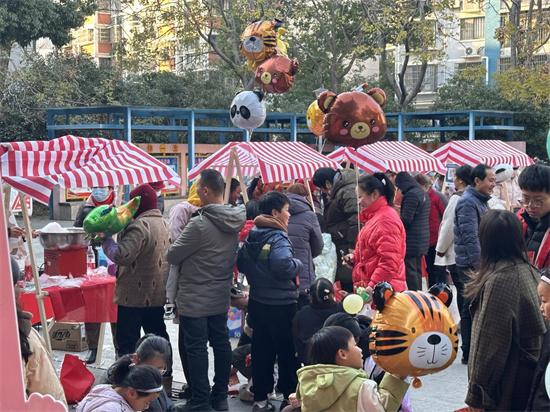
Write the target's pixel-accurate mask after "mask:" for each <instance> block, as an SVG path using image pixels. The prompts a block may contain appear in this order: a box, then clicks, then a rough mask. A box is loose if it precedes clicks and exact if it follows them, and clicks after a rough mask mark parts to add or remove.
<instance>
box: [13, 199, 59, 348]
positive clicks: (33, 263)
mask: <svg viewBox="0 0 550 412" xmlns="http://www.w3.org/2000/svg"><path fill="white" fill-rule="evenodd" d="M26 197H27V196H26V195H25V194H24V193H23V192H19V199H21V214H22V215H23V222H24V223H25V234H26V236H27V243H28V244H29V257H30V259H31V268H32V276H33V278H34V286H35V289H36V292H35V293H36V299H37V300H38V302H37V303H38V311H39V313H40V323H42V330H43V332H44V333H43V335H44V336H43V338H44V342H45V343H46V349H47V350H48V352H49V354H50V355H51V354H52V345H51V342H50V333H49V328H48V319H47V318H46V309H45V308H44V296H46V294H45V293H43V292H42V288H41V287H40V279H39V277H38V267H37V266H36V258H35V256H34V246H33V242H32V229H31V221H30V219H29V213H28V212H27V202H26Z"/></svg>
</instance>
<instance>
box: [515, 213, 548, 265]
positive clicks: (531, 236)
mask: <svg viewBox="0 0 550 412" xmlns="http://www.w3.org/2000/svg"><path fill="white" fill-rule="evenodd" d="M521 218H522V219H523V221H524V222H525V223H526V224H527V231H526V232H525V243H526V245H527V251H528V252H535V256H536V254H537V252H538V251H539V249H540V244H541V243H542V239H544V235H545V234H546V231H547V230H548V226H550V213H548V214H547V215H546V216H543V217H542V218H541V219H540V220H538V219H533V218H531V217H529V214H528V213H527V211H525V210H524V211H523V213H522V214H521Z"/></svg>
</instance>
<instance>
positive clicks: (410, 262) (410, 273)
mask: <svg viewBox="0 0 550 412" xmlns="http://www.w3.org/2000/svg"><path fill="white" fill-rule="evenodd" d="M405 277H406V279H407V289H409V290H422V255H419V256H405Z"/></svg>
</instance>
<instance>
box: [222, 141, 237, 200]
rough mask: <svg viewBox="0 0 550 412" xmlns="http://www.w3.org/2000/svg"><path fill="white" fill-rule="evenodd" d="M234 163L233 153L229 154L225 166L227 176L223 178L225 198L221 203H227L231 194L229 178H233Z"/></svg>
mask: <svg viewBox="0 0 550 412" xmlns="http://www.w3.org/2000/svg"><path fill="white" fill-rule="evenodd" d="M234 162H235V152H233V151H231V153H230V154H229V163H228V164H227V175H226V176H225V196H224V198H223V202H224V203H225V204H227V203H229V194H230V193H231V176H233V163H234Z"/></svg>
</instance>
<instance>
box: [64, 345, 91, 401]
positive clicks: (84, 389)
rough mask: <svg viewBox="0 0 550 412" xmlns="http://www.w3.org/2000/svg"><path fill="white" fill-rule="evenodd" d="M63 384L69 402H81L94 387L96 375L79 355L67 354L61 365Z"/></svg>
mask: <svg viewBox="0 0 550 412" xmlns="http://www.w3.org/2000/svg"><path fill="white" fill-rule="evenodd" d="M59 379H60V380H61V385H63V390H64V391H65V398H67V403H76V402H80V401H81V400H82V399H84V397H85V396H86V395H87V394H88V393H89V392H90V389H92V385H93V384H94V380H95V378H94V375H93V374H92V372H90V371H89V370H88V368H87V367H86V362H85V361H83V360H82V359H79V358H78V357H77V356H74V355H69V354H66V355H65V358H64V359H63V365H61V376H60V378H59Z"/></svg>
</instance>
